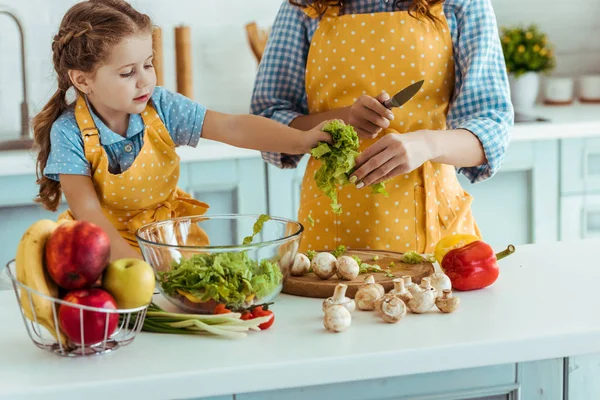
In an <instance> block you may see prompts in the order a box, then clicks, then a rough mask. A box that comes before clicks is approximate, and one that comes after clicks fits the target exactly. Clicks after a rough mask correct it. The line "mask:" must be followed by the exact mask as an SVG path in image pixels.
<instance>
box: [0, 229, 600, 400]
mask: <svg viewBox="0 0 600 400" xmlns="http://www.w3.org/2000/svg"><path fill="white" fill-rule="evenodd" d="M598 246H600V240H589V241H580V242H571V243H566V242H562V243H558V244H556V243H548V244H538V245H527V246H517V251H516V253H514V254H513V255H511V256H510V257H508V258H507V259H505V260H502V261H501V273H500V277H499V279H498V281H497V282H496V283H495V284H494V285H493V286H491V287H488V288H486V289H483V290H479V291H473V292H468V293H460V292H457V295H458V296H460V297H461V303H462V304H461V308H460V309H459V310H458V311H456V312H455V313H453V314H441V313H438V312H431V313H430V314H424V315H415V314H410V313H409V314H408V315H407V316H406V317H405V319H403V320H402V321H400V322H399V323H398V324H392V325H388V324H385V323H383V322H381V321H380V320H379V319H377V318H376V317H375V316H374V314H373V313H371V312H361V311H357V312H356V313H354V314H353V322H352V326H351V327H350V329H349V330H348V331H346V332H342V333H339V334H333V333H329V332H327V331H325V330H324V328H323V326H322V312H321V309H320V307H321V300H318V299H306V298H299V297H293V296H285V295H281V296H279V297H278V298H277V299H276V300H275V301H276V304H275V306H274V307H273V310H274V311H275V315H276V319H275V323H274V325H273V326H272V327H271V328H270V329H269V330H266V331H263V332H252V333H253V334H252V335H250V336H249V337H247V338H245V339H242V340H239V341H232V340H224V339H215V338H207V337H189V336H177V335H160V334H149V333H141V334H140V335H139V336H138V337H137V338H136V339H135V341H134V342H133V343H132V344H130V345H129V346H127V347H124V348H122V349H119V350H117V351H115V352H114V353H112V354H107V355H104V356H100V357H92V358H84V359H65V358H61V357H59V356H56V355H53V354H50V353H48V352H45V351H42V350H39V349H37V348H36V347H35V346H34V345H33V344H32V343H31V342H30V339H29V337H28V336H27V334H26V332H25V328H24V326H23V323H22V321H21V316H20V314H19V311H18V308H17V305H16V301H15V297H14V294H13V293H12V291H1V292H0V321H2V329H0V355H1V357H0V371H1V374H0V382H1V383H0V399H10V400H19V399H34V398H35V399H37V398H42V397H43V398H44V399H46V400H50V399H60V400H68V399H82V398H85V399H88V400H94V399H114V400H117V399H127V400H130V399H132V398H135V399H142V398H143V399H144V400H152V399H167V398H169V399H172V398H192V397H202V396H211V395H220V394H232V393H242V392H250V391H263V390H272V389H280V388H290V387H298V386H310V385H320V384H328V383H336V382H344V381H356V380H363V379H372V378H383V377H389V376H402V375H409V374H419V373H427V372H434V371H444V370H451V369H461V368H470V367H478V366H487V365H495V364H504V363H515V362H521V361H531V360H539V359H549V358H556V357H566V356H573V355H579V354H590V353H600V318H598V310H599V309H600V296H598V294H597V293H596V283H597V282H599V281H600V269H599V268H597V265H596V264H597V262H596V259H595V257H594V256H593V254H595V253H596V250H597V248H598ZM42 394H43V395H42Z"/></svg>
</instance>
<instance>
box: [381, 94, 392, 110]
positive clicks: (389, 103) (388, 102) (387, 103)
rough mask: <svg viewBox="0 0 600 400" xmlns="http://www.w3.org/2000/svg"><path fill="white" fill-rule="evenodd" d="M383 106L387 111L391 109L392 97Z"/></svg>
mask: <svg viewBox="0 0 600 400" xmlns="http://www.w3.org/2000/svg"><path fill="white" fill-rule="evenodd" d="M383 105H384V106H385V107H386V108H387V109H391V108H392V107H393V106H392V98H391V97H390V98H389V99H388V100H386V101H384V102H383Z"/></svg>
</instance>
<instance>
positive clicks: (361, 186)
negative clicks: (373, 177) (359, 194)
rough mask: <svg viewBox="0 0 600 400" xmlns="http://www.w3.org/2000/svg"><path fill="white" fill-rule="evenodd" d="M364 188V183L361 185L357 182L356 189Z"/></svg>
mask: <svg viewBox="0 0 600 400" xmlns="http://www.w3.org/2000/svg"><path fill="white" fill-rule="evenodd" d="M364 186H365V184H364V183H362V182H358V184H357V185H356V188H357V189H362V188H363V187H364Z"/></svg>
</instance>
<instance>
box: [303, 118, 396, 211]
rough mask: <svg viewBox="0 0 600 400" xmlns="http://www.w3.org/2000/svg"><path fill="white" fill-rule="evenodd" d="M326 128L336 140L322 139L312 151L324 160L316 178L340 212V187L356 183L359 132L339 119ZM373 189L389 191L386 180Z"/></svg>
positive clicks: (378, 192) (318, 184)
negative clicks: (323, 140)
mask: <svg viewBox="0 0 600 400" xmlns="http://www.w3.org/2000/svg"><path fill="white" fill-rule="evenodd" d="M323 132H327V133H329V134H331V137H332V139H333V144H328V143H319V145H318V146H317V147H315V148H313V149H312V150H311V155H312V156H313V157H314V158H315V159H316V160H320V161H321V162H322V165H321V167H320V168H319V169H318V170H317V172H315V176H314V179H315V182H316V185H317V187H318V188H319V189H320V190H321V191H322V192H323V193H325V195H327V197H329V199H330V200H331V209H332V210H333V212H334V213H335V214H338V215H339V214H341V213H342V206H341V205H340V204H339V203H338V198H337V191H336V187H338V186H340V187H341V186H344V185H347V184H348V183H353V182H350V176H351V175H352V173H353V172H354V170H355V166H356V157H358V155H359V154H360V152H359V141H358V134H357V133H356V131H355V130H354V128H353V127H352V126H351V125H344V123H343V122H341V121H339V120H334V121H331V122H330V123H328V124H327V125H325V126H324V127H323ZM372 190H373V193H375V194H384V195H385V196H387V195H388V193H387V191H386V190H385V183H384V182H382V183H378V184H376V185H373V186H372Z"/></svg>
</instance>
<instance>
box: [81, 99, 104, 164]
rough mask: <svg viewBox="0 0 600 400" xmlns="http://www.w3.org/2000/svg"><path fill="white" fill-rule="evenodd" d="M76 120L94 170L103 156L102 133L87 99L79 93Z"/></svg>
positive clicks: (86, 154) (87, 156)
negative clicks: (97, 126)
mask: <svg viewBox="0 0 600 400" xmlns="http://www.w3.org/2000/svg"><path fill="white" fill-rule="evenodd" d="M75 120H76V121H77V125H78V126H79V130H80V131H81V137H82V138H83V147H84V152H85V158H86V159H87V160H88V162H89V163H90V165H91V167H92V170H94V169H95V168H96V167H97V166H98V164H99V162H100V157H101V156H102V148H101V147H100V133H99V132H98V128H96V124H94V119H93V118H92V114H91V113H90V110H89V108H88V106H87V103H86V101H85V99H84V98H83V97H82V96H79V95H78V96H77V101H76V104H75Z"/></svg>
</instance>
